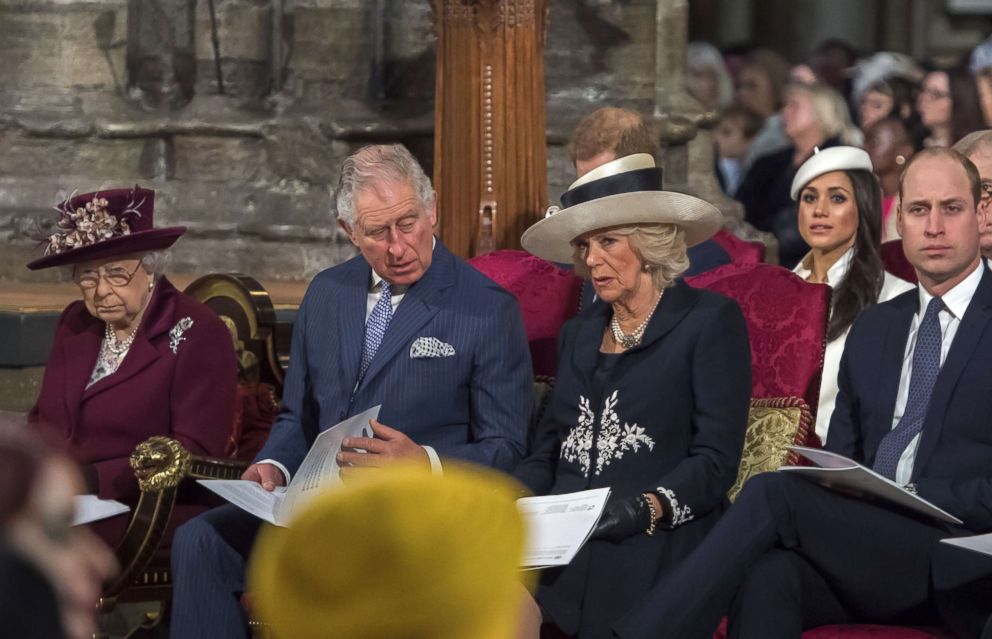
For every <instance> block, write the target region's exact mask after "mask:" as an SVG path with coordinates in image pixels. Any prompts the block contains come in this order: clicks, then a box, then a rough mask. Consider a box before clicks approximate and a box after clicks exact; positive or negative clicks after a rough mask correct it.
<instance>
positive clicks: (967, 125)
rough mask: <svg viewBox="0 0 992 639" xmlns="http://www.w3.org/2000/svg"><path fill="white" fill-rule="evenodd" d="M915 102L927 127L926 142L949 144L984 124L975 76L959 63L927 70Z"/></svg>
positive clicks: (929, 143) (983, 126) (978, 129)
mask: <svg viewBox="0 0 992 639" xmlns="http://www.w3.org/2000/svg"><path fill="white" fill-rule="evenodd" d="M916 104H917V109H918V110H919V112H920V119H921V121H922V122H923V126H925V127H927V129H929V131H930V135H929V136H928V137H927V139H926V140H925V143H924V144H925V146H951V145H952V144H954V143H955V142H957V141H958V140H960V139H961V138H963V137H964V136H966V135H968V134H969V133H971V132H973V131H980V130H981V129H984V128H985V119H984V118H983V117H982V107H981V98H980V97H979V95H978V88H977V86H976V85H975V78H974V77H973V76H972V75H971V73H970V72H969V71H968V69H966V68H964V67H962V66H956V67H954V68H952V69H948V70H941V69H935V70H933V71H931V72H930V73H928V74H927V75H926V77H924V78H923V83H922V85H921V86H920V95H919V98H917V102H916Z"/></svg>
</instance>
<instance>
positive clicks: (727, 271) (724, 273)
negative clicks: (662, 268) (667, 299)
mask: <svg viewBox="0 0 992 639" xmlns="http://www.w3.org/2000/svg"><path fill="white" fill-rule="evenodd" d="M686 282H688V283H689V284H690V285H692V286H695V287H698V288H705V289H708V290H711V291H714V292H716V293H720V294H722V295H726V296H727V297H730V298H732V299H734V300H736V301H737V303H738V304H740V307H741V310H742V311H743V312H744V319H745V321H746V322H747V330H748V335H749V337H750V341H751V385H752V386H751V396H752V397H765V398H769V397H801V398H803V399H804V400H806V403H807V404H809V406H810V408H811V409H812V410H813V411H814V415H815V410H816V406H817V403H818V400H819V397H820V375H821V373H822V370H823V349H824V346H825V344H826V332H827V317H828V315H829V310H830V287H828V286H826V285H825V284H810V283H808V282H804V281H803V280H802V279H800V278H799V277H797V276H796V275H795V274H793V273H792V272H790V271H788V270H786V269H784V268H782V267H780V266H775V265H772V264H727V265H725V266H721V267H719V268H717V269H714V270H712V271H708V272H706V273H702V274H700V275H697V276H695V277H690V278H686Z"/></svg>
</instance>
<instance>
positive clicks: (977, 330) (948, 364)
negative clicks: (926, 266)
mask: <svg viewBox="0 0 992 639" xmlns="http://www.w3.org/2000/svg"><path fill="white" fill-rule="evenodd" d="M990 319H992V275H990V274H989V271H988V269H984V273H983V274H982V279H981V281H980V282H979V283H978V288H977V289H976V290H975V296H974V297H973V298H972V300H971V303H970V304H969V305H968V310H966V311H965V314H964V317H963V318H961V325H960V326H958V332H957V334H955V335H954V342H953V343H952V344H951V349H950V350H949V351H948V352H947V359H946V360H945V361H944V365H943V366H941V368H940V373H939V374H938V375H937V382H936V383H935V384H934V387H933V392H932V393H931V395H930V403H929V404H928V405H927V416H926V422H924V425H923V432H922V434H921V435H920V447H919V450H918V451H917V453H916V460H915V461H914V462H913V477H914V479H915V478H916V477H917V476H918V475H919V472H920V470H921V469H922V468H924V467H925V466H926V462H927V459H929V457H930V455H932V454H933V451H934V448H936V446H937V442H938V440H939V439H940V431H941V429H942V427H943V424H944V414H945V413H946V412H947V407H948V405H949V404H950V399H951V394H952V393H953V392H954V388H955V387H956V386H957V383H958V380H959V379H960V378H961V374H962V373H963V372H964V369H965V367H966V366H967V365H968V362H969V361H971V358H972V357H973V356H974V355H975V353H976V350H977V348H976V347H977V346H978V342H979V341H980V340H981V339H982V335H983V334H984V333H985V327H986V326H987V325H988V323H989V320H990Z"/></svg>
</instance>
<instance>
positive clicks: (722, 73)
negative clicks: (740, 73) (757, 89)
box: [685, 42, 734, 109]
mask: <svg viewBox="0 0 992 639" xmlns="http://www.w3.org/2000/svg"><path fill="white" fill-rule="evenodd" d="M685 53H686V64H685V66H686V68H689V69H694V68H695V69H708V70H710V71H712V72H713V75H714V76H715V77H716V91H717V107H719V108H721V109H725V108H727V107H728V106H730V105H731V103H733V101H734V82H733V80H731V79H730V74H729V73H728V72H727V65H726V64H725V63H724V61H723V56H722V55H721V54H720V50H719V49H717V48H716V47H714V46H713V45H712V44H710V43H709V42H690V43H689V44H688V46H687V47H686V51H685Z"/></svg>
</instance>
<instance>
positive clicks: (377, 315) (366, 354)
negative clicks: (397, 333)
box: [358, 280, 393, 383]
mask: <svg viewBox="0 0 992 639" xmlns="http://www.w3.org/2000/svg"><path fill="white" fill-rule="evenodd" d="M391 319H393V296H392V294H391V293H390V292H389V283H388V282H386V280H383V281H382V290H381V292H380V293H379V301H378V302H376V303H375V306H373V307H372V313H371V314H369V319H368V320H367V321H366V322H365V341H364V343H363V344H362V364H361V368H359V370H358V381H359V383H361V381H362V379H363V378H364V377H365V371H367V370H368V369H369V364H371V363H372V358H373V357H375V352H376V351H377V350H379V344H382V336H383V335H385V334H386V328H387V327H388V326H389V320H391Z"/></svg>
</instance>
